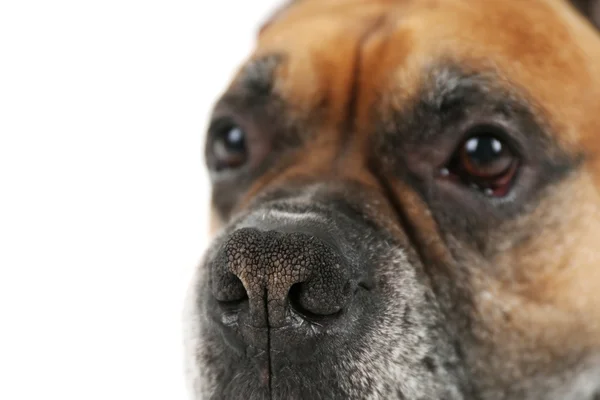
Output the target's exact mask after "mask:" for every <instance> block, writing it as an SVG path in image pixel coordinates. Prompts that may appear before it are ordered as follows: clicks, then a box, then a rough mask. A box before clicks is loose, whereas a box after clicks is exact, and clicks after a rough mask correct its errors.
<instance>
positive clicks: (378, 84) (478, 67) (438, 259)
mask: <svg viewBox="0 0 600 400" xmlns="http://www.w3.org/2000/svg"><path fill="white" fill-rule="evenodd" d="M599 23H600V1H594V0H591V1H577V2H569V1H567V0H528V1H524V0H297V1H292V2H289V3H287V4H284V5H282V6H281V8H280V9H278V10H276V11H275V12H274V14H273V15H272V17H271V18H270V19H268V21H267V22H266V23H265V24H264V25H263V26H262V27H261V29H260V31H259V34H258V38H257V46H256V50H255V51H254V52H253V54H252V55H251V56H250V57H249V59H248V61H247V62H246V63H244V65H243V66H241V68H240V69H239V71H238V72H237V74H236V75H235V77H234V79H233V81H232V83H231V85H230V86H229V88H228V89H227V91H226V92H225V93H224V94H223V96H222V97H221V98H220V99H219V100H218V101H217V102H216V104H215V107H214V114H213V117H212V119H211V122H210V124H209V129H208V133H207V139H206V140H207V141H206V154H205V155H206V163H207V165H208V170H209V171H210V176H211V179H212V185H213V195H212V214H213V218H212V228H211V232H212V234H211V235H212V243H211V245H210V246H209V248H208V250H207V252H206V255H205V258H204V261H203V262H202V264H201V266H200V267H199V268H198V271H197V276H196V277H195V278H194V281H193V284H192V289H191V290H190V296H189V298H190V300H189V303H188V307H189V309H188V311H187V315H188V316H189V318H187V322H186V324H187V325H186V326H187V329H186V346H187V347H186V348H187V358H188V375H189V382H190V386H191V388H192V389H191V390H192V392H193V396H194V398H195V399H244V400H254V399H257V400H258V399H410V400H412V399H419V400H425V399H440V400H442V399H443V400H454V399H484V400H487V399H494V400H495V399H511V400H514V399H543V400H597V399H600V292H599V289H598V288H599V287H600V33H599V30H598V26H600V24H599Z"/></svg>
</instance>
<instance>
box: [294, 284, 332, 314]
mask: <svg viewBox="0 0 600 400" xmlns="http://www.w3.org/2000/svg"><path fill="white" fill-rule="evenodd" d="M335 297H336V296H331V294H330V295H329V296H328V295H327V293H326V292H324V291H319V290H315V288H312V287H311V285H310V284H309V283H306V282H300V283H296V284H294V285H292V287H291V288H290V291H289V293H288V301H289V304H290V307H291V308H292V309H293V310H294V311H296V312H297V313H299V314H301V315H303V316H305V317H307V318H320V317H327V316H335V315H337V314H339V313H340V312H341V311H342V309H343V305H344V304H339V303H340V302H339V301H336V298H335Z"/></svg>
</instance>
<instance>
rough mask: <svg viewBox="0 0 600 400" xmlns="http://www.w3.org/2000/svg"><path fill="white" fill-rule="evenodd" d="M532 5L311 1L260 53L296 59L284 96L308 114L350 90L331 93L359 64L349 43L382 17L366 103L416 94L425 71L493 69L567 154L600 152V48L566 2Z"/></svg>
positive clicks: (367, 59) (274, 31)
mask: <svg viewBox="0 0 600 400" xmlns="http://www.w3.org/2000/svg"><path fill="white" fill-rule="evenodd" d="M527 3H528V4H527V7H524V6H523V2H522V0H480V1H476V0H430V1H428V0H421V1H400V0H395V1H392V0H368V1H367V0H303V1H300V2H297V3H295V4H294V5H293V6H291V7H289V9H288V10H287V11H286V12H284V13H282V15H280V16H279V17H278V18H277V19H276V21H274V22H273V23H272V24H271V25H270V27H269V28H268V29H267V30H266V31H265V32H263V34H262V35H261V36H260V39H259V47H258V51H257V53H262V52H265V51H268V50H269V49H272V48H277V49H280V50H282V51H284V52H286V53H287V54H289V55H290V58H291V60H290V65H289V67H288V69H287V70H286V71H285V73H283V74H282V75H281V76H280V79H279V80H280V81H281V82H280V83H279V88H280V89H281V90H282V91H284V92H286V93H287V95H288V97H289V99H290V101H294V102H297V103H300V104H302V106H303V107H300V109H301V110H303V111H306V110H309V109H310V107H311V106H314V101H315V99H316V98H318V96H319V95H320V93H322V92H323V91H327V90H329V91H332V92H336V91H339V90H338V89H337V88H339V87H343V85H338V86H336V85H335V84H331V83H332V82H336V77H338V76H339V75H344V73H345V72H344V70H345V67H346V66H347V65H348V64H349V63H352V55H351V52H349V51H348V49H349V48H352V47H353V45H352V44H349V43H351V42H357V41H358V40H359V39H360V34H358V33H357V32H360V31H361V30H363V29H364V26H365V24H368V23H369V21H372V20H373V19H374V18H377V17H384V18H385V19H386V21H387V24H388V26H387V27H385V28H384V29H380V30H379V32H377V33H376V34H374V35H372V36H373V37H372V38H370V39H369V43H365V47H366V48H367V50H366V52H365V53H364V56H363V57H362V58H363V64H364V65H365V68H362V69H361V71H362V73H361V75H362V76H361V79H362V80H363V81H364V87H363V88H361V97H362V98H363V99H361V101H363V102H364V98H368V97H369V95H368V92H369V91H372V92H382V91H390V90H397V91H399V90H401V91H403V92H404V93H410V92H415V91H416V90H417V86H418V84H419V80H420V76H421V72H422V70H423V69H424V68H426V67H427V66H428V65H429V64H432V63H436V62H438V61H439V60H440V59H443V58H452V59H453V60H452V61H454V62H455V63H458V64H463V65H468V66H469V67H471V68H472V69H473V70H477V69H495V70H496V71H497V72H498V75H500V76H501V77H504V79H506V81H507V82H510V84H511V85H514V86H517V87H519V88H526V89H527V91H528V92H530V94H531V97H532V98H533V99H535V101H536V103H537V104H541V105H542V106H543V107H544V111H546V112H547V114H549V115H551V116H552V118H553V119H554V121H553V122H554V125H555V127H556V128H557V130H560V131H562V132H564V133H563V134H562V137H561V138H560V139H561V140H562V141H564V143H565V145H567V146H568V145H571V146H573V145H574V144H575V143H576V142H578V141H580V139H583V140H588V139H589V143H586V146H592V145H593V146H600V144H598V142H600V141H598V140H597V139H595V136H594V137H590V130H593V129H594V128H595V126H594V122H595V121H594V119H593V118H592V117H591V116H592V115H593V114H595V111H594V110H597V109H600V84H599V82H598V79H597V77H598V76H600V38H598V35H597V33H596V32H594V31H593V30H592V29H591V28H590V27H589V26H587V25H586V24H583V23H582V19H581V17H579V16H578V15H577V14H576V12H575V11H574V10H573V9H572V8H571V7H570V6H568V5H567V4H566V2H564V1H561V0H530V1H528V2H527ZM299 32H301V34H299ZM378 36H379V38H378ZM377 42H380V44H378V43H377ZM384 42H385V45H384ZM574 43H576V45H573V44H574ZM382 47H385V48H384V49H382ZM294 59H296V60H295V61H294ZM392 71H395V74H394V75H393V76H391V77H390V73H391V72H392ZM291 81H294V83H292V82H291ZM301 86H302V87H301ZM323 86H327V87H323ZM344 87H345V86H344ZM344 95H347V93H344ZM336 104H338V102H336V101H335V100H333V101H332V102H331V106H332V107H333V108H335V105H336ZM366 107H368V104H364V106H361V107H360V108H361V110H362V111H365V108H366ZM334 114H336V115H340V113H336V112H334ZM365 114H366V111H365ZM567 121H568V122H567ZM599 150H600V149H599Z"/></svg>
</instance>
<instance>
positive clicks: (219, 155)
mask: <svg viewBox="0 0 600 400" xmlns="http://www.w3.org/2000/svg"><path fill="white" fill-rule="evenodd" d="M211 135H212V138H211V142H210V143H211V145H210V146H211V151H212V154H213V157H214V159H215V160H214V161H215V165H214V166H215V168H216V169H217V170H224V169H236V168H240V167H242V166H243V165H244V164H245V163H246V161H247V159H248V149H247V138H246V132H245V131H244V130H243V129H242V128H241V127H240V126H239V125H236V124H235V123H232V122H225V123H220V124H216V126H215V127H214V128H213V129H211Z"/></svg>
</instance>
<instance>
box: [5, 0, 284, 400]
mask: <svg viewBox="0 0 600 400" xmlns="http://www.w3.org/2000/svg"><path fill="white" fill-rule="evenodd" d="M276 3H277V1H275V0H263V1H259V0H218V1H208V0H195V1H172V0H160V1H152V0H97V1H90V0H88V1H82V0H72V1H66V0H58V1H56V0H55V1H46V0H43V1H42V0H37V1H30V0H5V1H2V2H0V399H4V400H20V399H27V400H29V399H42V398H43V399H61V400H64V399H67V400H70V399H77V400H94V399H102V400H107V399H127V400H134V399H135V400H137V399H175V400H176V399H185V398H186V388H185V384H184V379H183V362H182V348H181V336H182V333H181V331H182V324H181V320H182V307H183V297H184V294H185V291H186V289H187V285H188V283H189V278H190V274H191V273H192V271H193V269H194V268H195V266H196V265H197V263H198V261H199V260H200V258H201V255H202V249H203V248H204V246H205V244H206V243H205V242H206V232H207V225H208V224H207V222H208V221H207V209H208V203H207V200H208V195H209V192H208V191H209V186H208V182H207V177H206V175H205V173H204V170H203V160H202V136H203V130H204V128H205V124H206V120H207V116H208V112H209V109H210V106H211V105H212V102H213V101H214V100H215V98H216V96H217V95H218V94H219V93H220V92H221V90H223V89H224V87H225V86H226V83H227V81H228V79H229V78H230V76H231V74H232V73H233V72H234V70H235V68H236V67H237V65H238V64H239V63H240V62H241V61H242V60H243V59H244V58H245V57H246V55H247V54H248V52H249V51H250V49H251V47H252V45H253V41H254V34H255V32H256V28H257V26H258V24H259V22H260V21H262V20H263V18H264V17H265V16H266V15H268V12H269V11H270V10H271V9H272V7H273V5H274V4H276Z"/></svg>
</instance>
